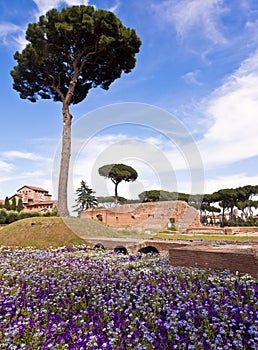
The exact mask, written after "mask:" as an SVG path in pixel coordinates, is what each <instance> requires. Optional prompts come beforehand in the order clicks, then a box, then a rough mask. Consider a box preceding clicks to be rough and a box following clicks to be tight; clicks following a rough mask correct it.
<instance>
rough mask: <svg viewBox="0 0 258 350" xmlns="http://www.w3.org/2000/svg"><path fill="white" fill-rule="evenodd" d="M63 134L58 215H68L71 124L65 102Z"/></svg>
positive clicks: (70, 117) (70, 116)
mask: <svg viewBox="0 0 258 350" xmlns="http://www.w3.org/2000/svg"><path fill="white" fill-rule="evenodd" d="M62 112H63V135H62V153H61V162H60V173H59V183H58V212H57V215H58V216H62V217H66V216H69V210H68V206H67V185H68V176H69V162H70V156H71V125H72V115H71V114H70V112H69V106H68V104H67V103H64V104H63V109H62Z"/></svg>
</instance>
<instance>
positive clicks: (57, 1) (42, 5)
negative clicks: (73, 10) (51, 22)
mask: <svg viewBox="0 0 258 350" xmlns="http://www.w3.org/2000/svg"><path fill="white" fill-rule="evenodd" d="M33 2H34V3H35V4H36V6H37V8H38V15H44V14H45V13H46V12H47V11H49V10H51V9H52V8H58V7H60V6H61V5H67V6H76V5H88V4H89V0H52V1H49V0H33Z"/></svg>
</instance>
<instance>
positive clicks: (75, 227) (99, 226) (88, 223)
mask: <svg viewBox="0 0 258 350" xmlns="http://www.w3.org/2000/svg"><path fill="white" fill-rule="evenodd" d="M63 220H64V222H65V223H66V225H67V226H68V227H69V228H70V229H71V230H72V231H73V232H75V233H76V234H77V235H78V236H80V237H82V238H84V239H87V238H95V237H114V238H116V237H118V238H119V237H130V238H131V237H138V238H150V235H149V234H142V233H135V232H132V231H130V230H127V229H121V230H116V229H113V228H111V227H108V226H107V225H105V224H103V223H100V222H98V221H95V220H92V219H86V218H75V217H69V218H64V219H63Z"/></svg>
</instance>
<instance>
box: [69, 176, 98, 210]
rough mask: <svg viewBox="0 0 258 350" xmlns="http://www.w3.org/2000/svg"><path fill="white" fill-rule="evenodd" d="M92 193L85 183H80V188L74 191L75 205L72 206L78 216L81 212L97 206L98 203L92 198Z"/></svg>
mask: <svg viewBox="0 0 258 350" xmlns="http://www.w3.org/2000/svg"><path fill="white" fill-rule="evenodd" d="M94 193H95V192H94V191H93V190H92V189H91V188H89V187H88V186H87V184H86V182H85V181H83V180H82V181H81V185H80V187H78V188H77V190H76V195H77V198H76V200H75V201H76V205H75V206H74V208H75V210H74V211H77V212H78V214H79V215H80V213H81V212H82V211H83V210H86V209H88V208H92V207H96V206H97V205H98V201H97V199H96V198H95V196H94Z"/></svg>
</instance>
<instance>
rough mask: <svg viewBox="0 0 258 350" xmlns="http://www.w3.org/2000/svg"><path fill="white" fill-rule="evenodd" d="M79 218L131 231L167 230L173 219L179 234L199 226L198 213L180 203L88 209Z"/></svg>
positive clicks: (169, 202)
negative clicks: (94, 220)
mask: <svg viewBox="0 0 258 350" xmlns="http://www.w3.org/2000/svg"><path fill="white" fill-rule="evenodd" d="M81 217H88V218H93V219H98V218H101V220H102V221H103V223H105V224H106V225H108V226H111V227H114V228H130V229H133V230H148V229H154V230H160V229H163V228H167V227H168V224H169V222H170V219H174V225H175V226H176V227H177V228H178V230H179V231H180V232H184V231H185V230H186V229H187V228H188V227H192V226H194V227H200V226H201V224H200V217H199V214H198V211H197V210H196V209H194V208H193V207H190V206H189V205H188V204H187V203H185V202H182V201H167V202H152V203H137V204H124V205H121V206H117V207H114V208H112V209H106V208H90V209H88V210H86V211H84V212H82V213H81Z"/></svg>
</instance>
